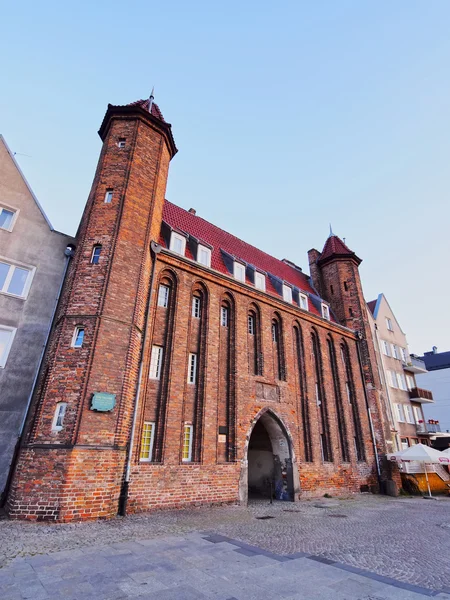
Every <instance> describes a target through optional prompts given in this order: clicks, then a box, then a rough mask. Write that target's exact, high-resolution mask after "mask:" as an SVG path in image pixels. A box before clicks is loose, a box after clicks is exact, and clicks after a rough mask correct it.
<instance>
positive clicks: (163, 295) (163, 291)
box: [158, 284, 170, 308]
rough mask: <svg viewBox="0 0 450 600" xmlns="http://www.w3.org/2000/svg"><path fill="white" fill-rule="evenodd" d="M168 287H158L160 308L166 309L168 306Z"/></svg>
mask: <svg viewBox="0 0 450 600" xmlns="http://www.w3.org/2000/svg"><path fill="white" fill-rule="evenodd" d="M169 290H170V288H169V286H168V285H162V284H161V285H160V286H159V290H158V306H162V308H167V307H168V306H169Z"/></svg>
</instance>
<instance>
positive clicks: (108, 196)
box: [105, 188, 114, 204]
mask: <svg viewBox="0 0 450 600" xmlns="http://www.w3.org/2000/svg"><path fill="white" fill-rule="evenodd" d="M113 193H114V190H113V189H112V188H108V189H107V190H106V193H105V204H111V202H112V199H113Z"/></svg>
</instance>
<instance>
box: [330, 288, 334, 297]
mask: <svg viewBox="0 0 450 600" xmlns="http://www.w3.org/2000/svg"><path fill="white" fill-rule="evenodd" d="M330 292H331V295H332V296H333V295H334V289H333V286H332V285H330Z"/></svg>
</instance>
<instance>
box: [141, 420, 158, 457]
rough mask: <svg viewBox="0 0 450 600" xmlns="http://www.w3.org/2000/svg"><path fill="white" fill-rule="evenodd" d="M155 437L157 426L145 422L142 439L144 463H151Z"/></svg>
mask: <svg viewBox="0 0 450 600" xmlns="http://www.w3.org/2000/svg"><path fill="white" fill-rule="evenodd" d="M154 437H155V424H154V423H152V422H150V421H145V422H144V427H143V429H142V439H141V456H140V460H141V461H142V462H150V461H151V460H152V454H153V440H154Z"/></svg>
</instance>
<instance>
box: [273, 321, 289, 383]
mask: <svg viewBox="0 0 450 600" xmlns="http://www.w3.org/2000/svg"><path fill="white" fill-rule="evenodd" d="M272 347H273V358H274V373H275V377H276V378H277V379H279V380H280V381H286V363H285V360H284V339H283V327H282V323H281V317H280V316H279V315H278V314H276V315H275V316H274V318H273V319H272Z"/></svg>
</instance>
